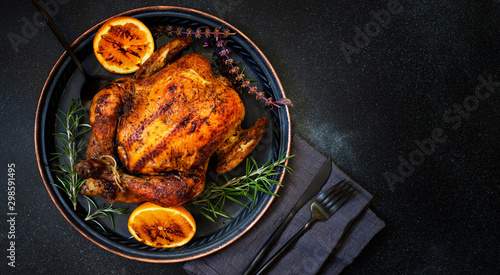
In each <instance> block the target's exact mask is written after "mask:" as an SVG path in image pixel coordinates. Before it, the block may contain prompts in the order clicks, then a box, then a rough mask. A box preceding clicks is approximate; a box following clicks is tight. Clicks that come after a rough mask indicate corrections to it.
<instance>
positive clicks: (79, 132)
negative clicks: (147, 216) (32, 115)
mask: <svg viewBox="0 0 500 275" xmlns="http://www.w3.org/2000/svg"><path fill="white" fill-rule="evenodd" d="M84 114H85V107H83V106H81V104H79V103H78V104H77V103H75V102H74V100H72V101H71V104H70V106H69V108H68V110H67V111H66V113H65V112H63V111H62V110H59V113H58V114H56V117H57V120H58V121H59V122H60V123H61V124H62V125H63V128H64V131H63V132H57V133H55V137H56V139H57V140H59V141H60V143H61V144H60V145H56V148H57V149H58V152H54V153H52V156H53V158H52V159H51V161H54V160H59V162H60V163H62V164H60V163H56V164H54V167H55V169H52V172H54V173H56V174H57V175H56V178H57V181H58V183H52V184H53V185H54V186H57V187H58V188H60V189H61V190H62V191H63V192H64V193H66V195H67V196H68V198H69V200H70V201H71V203H72V204H73V210H76V205H77V201H78V194H79V193H80V189H81V188H82V185H83V184H84V183H85V180H83V179H80V178H79V177H78V174H77V172H76V169H75V167H76V164H77V163H78V161H79V154H80V153H81V152H82V151H83V150H84V149H85V148H86V146H87V142H86V141H85V139H84V138H83V135H85V134H86V133H87V132H89V131H90V129H91V128H90V125H89V124H85V123H81V120H82V118H83V116H84ZM84 197H85V198H86V199H87V203H88V212H87V217H85V221H92V222H95V223H96V224H98V225H99V226H100V227H101V228H102V229H103V230H104V231H106V230H105V229H104V226H103V225H102V224H101V223H100V222H99V221H98V220H97V219H98V218H104V217H107V218H108V219H109V220H110V222H111V224H112V226H114V222H113V216H112V215H111V214H118V215H122V214H126V213H128V211H127V210H126V209H123V208H120V209H116V208H113V205H110V206H108V207H102V208H97V205H96V204H95V202H94V201H93V200H92V199H91V198H89V197H87V196H84ZM90 204H92V205H93V208H94V209H95V211H94V212H93V213H92V211H91V205H90Z"/></svg>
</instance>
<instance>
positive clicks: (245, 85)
mask: <svg viewBox="0 0 500 275" xmlns="http://www.w3.org/2000/svg"><path fill="white" fill-rule="evenodd" d="M160 35H167V36H169V37H173V36H174V35H176V36H182V35H185V36H194V37H195V38H198V39H201V38H203V37H205V39H206V41H205V44H204V47H208V46H212V47H213V48H214V50H215V52H216V55H217V57H218V59H217V63H218V64H219V65H222V66H221V68H222V70H221V72H222V73H223V74H224V76H225V77H226V78H227V79H228V80H229V81H230V82H231V84H232V86H233V88H235V89H236V90H238V91H241V90H243V89H247V91H248V93H249V94H253V95H255V99H256V100H263V101H264V102H265V105H267V106H271V108H272V107H281V106H284V105H286V106H293V104H292V101H291V100H290V99H288V98H286V97H284V98H281V99H278V100H274V99H273V98H272V97H266V96H265V95H264V92H262V91H260V92H259V91H258V90H257V86H255V85H250V83H251V82H254V81H255V80H252V79H248V78H246V77H245V74H244V71H245V68H242V69H240V68H239V67H238V66H236V65H235V64H234V60H233V58H231V57H230V53H231V49H230V48H229V47H227V41H226V40H224V39H226V38H228V37H230V36H231V35H235V33H232V32H231V31H230V30H229V29H225V30H224V31H222V27H218V28H215V29H214V30H213V31H212V30H210V29H209V28H206V29H204V30H203V29H201V28H198V29H196V30H192V29H191V28H187V29H186V30H184V28H182V27H177V28H174V27H172V26H170V25H167V26H162V25H160V26H157V27H156V35H155V36H160Z"/></svg>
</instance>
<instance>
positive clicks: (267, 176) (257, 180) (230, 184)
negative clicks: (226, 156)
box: [188, 153, 293, 221]
mask: <svg viewBox="0 0 500 275" xmlns="http://www.w3.org/2000/svg"><path fill="white" fill-rule="evenodd" d="M292 157H293V156H288V157H286V156H285V154H284V153H282V154H280V156H279V157H278V159H277V160H276V161H274V162H273V161H272V159H269V160H268V161H267V162H266V163H264V164H263V165H262V166H260V167H259V165H258V163H257V161H256V160H255V159H254V158H252V157H248V158H247V160H246V163H245V175H244V176H241V177H236V178H232V179H229V178H227V176H225V175H224V176H223V178H224V183H222V184H217V183H216V182H217V181H218V180H216V182H212V183H211V184H210V185H207V187H206V188H205V190H204V191H203V192H202V193H201V194H200V195H198V196H196V197H195V198H193V199H192V200H191V201H190V202H189V203H188V205H189V206H190V207H191V208H193V209H194V210H196V211H198V212H199V213H201V215H203V216H204V217H206V218H207V219H209V220H210V221H215V218H217V217H218V216H221V217H225V218H230V215H228V214H227V213H226V212H224V211H223V208H224V205H225V202H226V200H229V201H232V202H234V203H236V204H239V205H242V206H244V207H246V208H252V207H254V205H255V202H256V200H257V195H258V193H259V192H263V193H266V194H270V195H273V196H277V194H275V193H274V192H273V191H272V186H274V185H279V186H281V183H280V182H279V181H277V180H274V179H272V178H271V177H273V176H277V175H280V174H281V172H280V171H283V170H284V171H285V172H289V173H290V172H291V171H292V169H291V168H290V167H288V166H286V165H285V164H284V163H285V162H286V161H287V160H288V159H290V158H292ZM238 197H242V198H238ZM243 198H246V199H247V200H249V201H250V202H251V203H250V206H248V205H247V204H246V203H245V202H243V201H242V199H243Z"/></svg>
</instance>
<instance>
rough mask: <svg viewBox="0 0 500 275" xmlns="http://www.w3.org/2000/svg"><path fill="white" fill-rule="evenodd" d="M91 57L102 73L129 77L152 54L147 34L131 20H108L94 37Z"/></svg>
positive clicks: (151, 45)
mask: <svg viewBox="0 0 500 275" xmlns="http://www.w3.org/2000/svg"><path fill="white" fill-rule="evenodd" d="M93 47H94V54H95V56H96V58H97V60H99V63H101V65H102V66H103V67H104V68H106V70H108V71H110V72H113V73H118V74H129V73H133V72H135V71H137V70H138V69H139V67H140V66H141V64H142V63H144V61H146V60H147V59H148V58H149V57H150V56H151V55H152V54H153V52H154V40H153V35H152V34H151V31H150V30H149V29H148V27H146V26H145V25H144V24H143V23H142V22H141V21H140V20H138V19H136V18H133V17H116V18H113V19H110V20H108V21H107V22H106V23H104V25H102V27H101V28H100V29H99V30H98V31H97V33H96V35H95V37H94V45H93Z"/></svg>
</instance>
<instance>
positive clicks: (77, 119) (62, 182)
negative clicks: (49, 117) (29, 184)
mask: <svg viewBox="0 0 500 275" xmlns="http://www.w3.org/2000/svg"><path fill="white" fill-rule="evenodd" d="M83 116H84V107H82V106H81V105H80V106H79V105H77V104H76V103H75V102H74V101H71V104H70V106H69V108H68V110H67V112H66V113H64V112H63V111H61V110H59V113H58V114H56V117H57V120H58V121H59V122H60V123H61V124H62V125H63V127H64V131H62V132H57V133H55V136H56V139H58V140H59V141H60V143H61V144H60V145H56V147H57V149H59V151H58V152H55V153H53V154H52V156H53V157H52V159H51V161H53V160H56V159H59V160H60V161H61V162H62V164H55V165H54V166H55V167H56V168H55V169H53V170H52V171H53V172H55V173H57V176H56V178H57V181H58V183H59V184H55V183H52V184H53V185H55V186H57V187H59V188H60V189H61V190H63V191H64V193H66V195H68V197H69V200H70V201H71V203H72V204H73V209H74V210H76V204H77V199H78V193H79V192H80V189H81V187H82V185H83V183H84V182H85V180H82V179H80V178H78V174H77V173H76V169H75V166H76V164H77V162H78V155H79V154H80V152H81V151H82V150H84V149H85V145H86V144H85V142H84V140H83V139H82V138H81V137H82V136H83V135H84V134H85V133H87V132H88V131H90V125H89V124H84V123H81V119H82V118H83Z"/></svg>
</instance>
